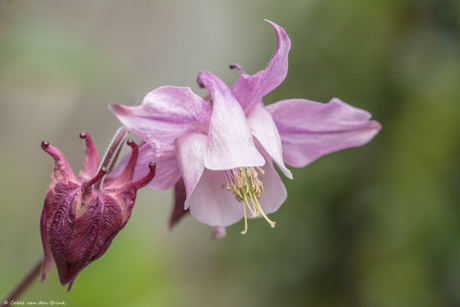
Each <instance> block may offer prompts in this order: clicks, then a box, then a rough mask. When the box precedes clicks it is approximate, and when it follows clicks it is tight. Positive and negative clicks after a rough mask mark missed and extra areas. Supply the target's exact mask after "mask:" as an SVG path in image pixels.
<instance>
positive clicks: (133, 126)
mask: <svg viewBox="0 0 460 307" xmlns="http://www.w3.org/2000/svg"><path fill="white" fill-rule="evenodd" d="M109 108H110V110H111V111H112V112H113V113H114V114H115V115H116V116H117V117H118V119H119V120H120V121H121V123H122V124H123V125H125V126H126V128H128V130H129V131H131V132H134V133H136V134H137V135H138V136H139V137H140V138H142V139H143V140H144V141H145V142H146V143H148V144H151V145H152V148H153V151H154V154H155V155H156V156H159V155H161V153H162V152H163V150H165V149H166V147H167V146H168V145H169V144H171V143H172V142H173V141H174V139H175V138H177V137H178V136H179V135H181V134H183V133H185V132H187V131H189V130H198V131H204V132H207V129H208V128H207V125H208V121H209V117H210V115H211V106H210V105H209V104H208V103H207V102H206V101H205V100H204V99H203V98H201V97H200V96H198V95H195V94H194V93H193V92H192V91H191V90H190V88H188V87H174V86H163V87H159V88H157V89H155V90H154V91H152V92H150V93H148V94H147V96H145V98H144V101H143V102H142V103H141V104H140V105H137V106H133V107H127V106H123V105H119V104H114V103H112V104H110V105H109Z"/></svg>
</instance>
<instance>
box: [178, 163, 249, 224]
mask: <svg viewBox="0 0 460 307" xmlns="http://www.w3.org/2000/svg"><path fill="white" fill-rule="evenodd" d="M185 207H186V208H190V213H191V214H192V215H193V217H194V218H196V219H197V220H198V221H200V222H201V223H204V224H207V225H209V226H221V227H225V226H229V225H232V224H235V223H236V222H238V221H239V220H241V219H242V218H243V203H242V202H241V203H240V202H238V201H237V200H236V199H235V196H233V194H232V193H231V192H229V191H228V190H227V188H226V180H225V174H224V172H223V171H212V170H208V169H205V170H204V172H203V175H202V176H201V179H200V181H199V182H198V184H197V185H196V187H195V189H194V190H193V192H192V193H191V194H190V195H189V196H188V198H187V200H186V201H185Z"/></svg>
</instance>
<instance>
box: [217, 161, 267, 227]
mask: <svg viewBox="0 0 460 307" xmlns="http://www.w3.org/2000/svg"><path fill="white" fill-rule="evenodd" d="M257 169H258V170H259V172H260V173H261V174H262V175H264V174H265V172H264V171H263V170H262V169H261V168H259V167H257ZM257 176H258V173H257V171H256V170H255V169H254V168H253V167H244V168H243V167H240V168H234V169H231V170H228V171H225V177H226V179H227V190H229V191H232V194H233V195H234V196H235V198H236V199H237V200H238V201H239V202H243V208H244V231H242V232H241V233H242V234H245V233H246V232H247V231H248V218H247V215H246V207H247V208H248V209H249V211H250V212H251V213H252V217H257V216H258V215H259V214H262V216H263V217H264V218H265V219H266V220H267V222H268V223H269V224H270V225H271V226H272V227H275V222H273V221H271V220H270V219H269V218H268V217H267V215H266V214H265V213H264V211H263V210H262V207H261V206H260V204H259V201H258V199H259V198H260V194H262V193H263V191H264V186H263V183H262V181H260V180H259V179H258V178H257Z"/></svg>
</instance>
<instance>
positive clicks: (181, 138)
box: [110, 21, 381, 233]
mask: <svg viewBox="0 0 460 307" xmlns="http://www.w3.org/2000/svg"><path fill="white" fill-rule="evenodd" d="M267 22H268V23H269V24H270V25H271V26H272V27H273V29H274V30H275V33H276V37H277V46H276V50H275V53H274V55H273V57H272V59H271V60H270V62H269V64H268V67H267V68H265V69H264V70H262V71H260V72H258V73H257V74H255V75H252V76H250V75H248V74H246V73H245V72H244V71H243V69H242V68H241V67H240V66H239V65H238V64H232V65H230V67H231V68H237V69H238V70H239V71H240V72H241V76H240V78H239V79H238V80H237V81H236V83H235V85H234V86H233V88H232V89H230V88H229V87H228V86H227V85H226V84H225V83H224V82H223V81H222V80H220V79H219V78H218V77H217V76H215V75H214V74H212V73H211V72H207V71H202V72H200V73H199V74H198V78H197V81H198V84H199V85H200V87H204V88H206V89H207V90H208V92H209V97H206V99H208V100H209V101H207V100H206V99H205V98H202V97H200V96H198V95H196V94H194V93H193V92H192V91H191V90H190V89H189V88H181V87H172V86H163V87H160V88H158V89H156V90H154V91H152V92H150V93H149V94H148V95H147V96H146V97H145V98H144V100H143V101H142V103H140V104H139V105H137V106H133V107H129V106H123V105H118V104H111V105H110V109H111V110H112V111H113V112H114V113H115V115H116V116H117V117H118V119H119V120H120V121H121V123H122V124H123V125H125V126H126V127H127V129H128V130H130V131H131V132H134V133H135V134H137V135H138V136H139V137H140V138H142V139H143V140H144V141H145V142H146V144H147V145H144V146H147V148H146V149H145V150H143V151H141V155H145V156H146V157H147V158H148V159H152V158H153V157H159V158H160V159H161V158H162V155H163V158H164V156H166V157H170V156H171V155H172V156H176V157H177V167H176V168H177V171H176V172H171V173H170V177H169V178H168V179H169V180H166V181H168V182H170V185H167V186H165V188H169V187H171V186H172V185H174V184H176V182H175V179H176V180H177V178H178V172H179V171H180V174H181V177H182V178H183V180H184V185H185V193H186V197H185V203H184V210H188V209H189V210H190V213H191V214H192V215H193V216H194V217H195V218H196V219H197V220H198V221H200V222H202V223H204V224H207V225H210V226H213V227H216V226H217V227H226V226H229V225H232V224H234V223H236V222H238V221H239V220H241V218H243V217H244V220H245V228H244V230H243V232H242V233H246V231H247V228H248V226H247V218H254V217H258V216H263V217H264V218H265V219H266V220H267V222H268V223H269V224H270V225H271V227H275V222H274V221H272V220H271V219H270V218H269V217H268V216H267V214H269V213H273V212H275V211H277V210H278V208H279V207H280V206H281V205H282V204H283V202H284V201H285V200H286V197H287V191H286V189H285V187H284V184H283V182H282V181H281V179H280V177H279V175H278V174H277V172H276V170H275V169H274V167H273V162H275V163H276V164H277V165H278V167H279V168H280V170H281V171H282V172H283V173H284V175H285V176H286V177H288V178H290V179H292V174H291V171H290V170H289V169H288V168H286V166H285V164H284V163H285V162H286V163H287V164H288V165H291V166H293V167H304V166H306V165H308V164H309V163H310V162H312V161H314V160H316V159H317V158H319V157H321V156H322V155H325V154H328V153H331V152H333V151H337V150H341V149H345V148H349V147H356V146H361V145H363V144H366V143H367V142H369V141H370V140H371V139H372V138H373V137H374V136H375V135H376V134H377V133H378V131H379V130H380V128H381V126H380V124H379V123H378V122H376V121H373V120H370V118H371V115H370V114H369V113H368V112H366V111H364V110H361V109H358V108H354V107H352V106H350V105H348V104H346V103H344V102H342V101H341V100H340V99H337V98H334V99H332V100H331V101H330V102H329V103H327V104H322V103H318V102H314V101H309V100H305V99H289V100H283V101H279V102H276V103H274V104H271V105H269V106H268V107H265V106H264V104H263V102H262V98H263V97H264V96H265V95H266V94H268V93H269V92H270V91H272V90H273V89H275V88H276V87H277V86H278V85H280V84H281V83H282V82H283V80H284V79H285V77H286V75H287V71H288V53H289V49H290V47H291V42H290V40H289V38H288V36H287V34H286V32H285V31H284V30H283V28H281V27H280V26H278V25H277V24H275V23H273V22H271V21H267ZM171 145H173V146H174V149H175V150H170V151H168V152H167V153H164V152H165V150H166V149H167V148H168V147H170V146H171ZM174 163H175V161H174V159H172V163H171V164H170V165H168V168H174V167H175V165H174ZM138 167H139V168H141V167H142V165H139V166H138ZM151 186H152V187H153V188H156V183H155V181H152V184H151ZM175 205H179V206H181V205H182V204H180V203H177V202H176V204H175Z"/></svg>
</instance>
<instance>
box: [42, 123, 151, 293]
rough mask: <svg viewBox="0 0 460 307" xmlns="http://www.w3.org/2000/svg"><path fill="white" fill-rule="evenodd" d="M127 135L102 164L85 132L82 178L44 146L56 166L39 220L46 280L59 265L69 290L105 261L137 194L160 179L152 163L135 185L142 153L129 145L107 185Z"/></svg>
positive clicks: (119, 136)
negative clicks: (79, 277)
mask: <svg viewBox="0 0 460 307" xmlns="http://www.w3.org/2000/svg"><path fill="white" fill-rule="evenodd" d="M126 134H127V131H126V129H124V128H122V129H120V131H119V132H118V133H117V135H116V136H115V138H114V140H113V142H112V145H111V146H110V147H109V149H108V151H107V153H106V155H105V157H104V159H103V161H102V163H101V165H99V157H98V153H97V150H96V147H95V146H94V143H93V141H92V139H91V137H90V135H89V134H88V133H86V132H82V133H81V134H80V137H81V138H83V139H85V140H86V154H85V161H84V164H83V169H82V170H81V171H80V175H79V177H78V178H77V177H76V176H75V175H74V173H73V172H72V169H71V168H70V166H69V164H68V163H67V160H66V158H65V157H64V155H63V154H62V153H61V152H60V151H59V150H58V149H56V148H55V147H53V146H50V144H49V142H48V141H43V142H42V148H43V150H44V151H46V152H47V153H48V154H49V155H50V156H51V157H53V159H54V161H55V167H54V172H53V175H52V176H51V182H50V185H49V188H48V193H47V194H46V198H45V204H44V206H43V211H42V215H41V219H40V230H41V237H42V243H43V249H44V253H45V259H44V263H43V272H42V281H43V280H44V279H45V277H46V276H47V274H48V273H49V271H50V270H51V268H52V267H53V264H54V263H56V267H57V269H58V273H59V279H60V281H61V284H62V285H65V284H67V283H69V287H68V290H70V287H71V286H72V283H73V281H74V280H75V277H76V276H77V274H78V273H79V272H80V271H81V270H83V268H85V267H86V266H87V265H88V264H89V263H91V262H92V261H94V260H96V259H97V258H99V257H101V256H102V255H103V254H104V253H105V251H106V250H107V248H108V247H109V246H110V244H111V243H112V240H113V238H114V237H115V236H116V235H117V233H118V232H119V231H120V230H121V229H122V228H123V227H124V226H125V225H126V223H127V222H128V220H129V217H130V216H131V211H132V210H133V206H134V201H135V200H136V193H137V190H139V189H140V188H142V187H144V186H146V185H147V184H148V183H149V182H150V181H151V180H152V179H153V177H154V176H155V163H154V162H151V163H149V164H148V173H147V174H146V175H145V176H143V177H141V178H138V179H135V180H133V173H134V166H135V164H136V161H137V158H138V153H139V150H138V147H137V145H136V143H135V142H133V141H132V140H128V142H127V144H128V145H129V146H130V147H131V148H132V154H131V157H130V158H129V161H128V162H127V165H126V167H125V168H124V169H123V170H121V172H120V175H119V176H118V177H117V178H116V179H115V180H113V181H107V180H104V178H105V175H106V173H107V172H108V170H110V168H111V167H112V166H113V163H114V162H115V159H116V156H117V155H118V152H119V150H120V149H121V146H122V144H123V142H124V139H125V136H126Z"/></svg>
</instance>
